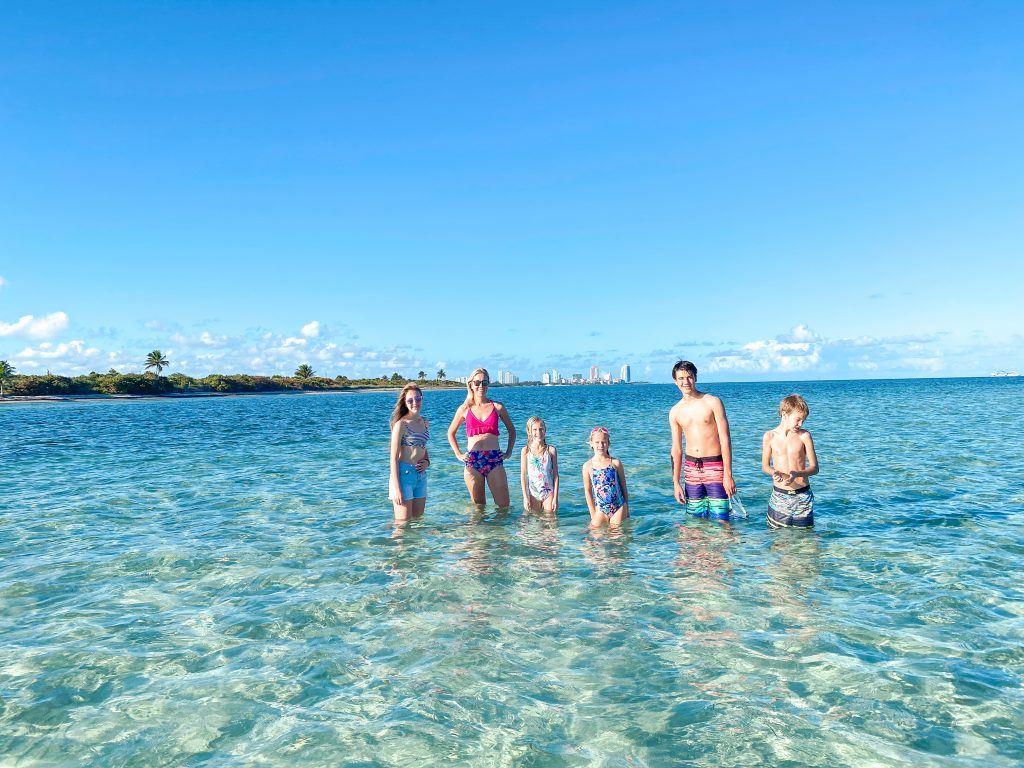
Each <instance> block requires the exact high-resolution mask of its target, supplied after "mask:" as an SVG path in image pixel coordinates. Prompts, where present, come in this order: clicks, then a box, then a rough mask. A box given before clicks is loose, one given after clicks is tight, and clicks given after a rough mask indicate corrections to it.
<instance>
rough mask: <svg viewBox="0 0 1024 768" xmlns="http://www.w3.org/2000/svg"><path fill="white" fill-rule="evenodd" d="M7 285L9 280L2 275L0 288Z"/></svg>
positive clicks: (0, 276)
mask: <svg viewBox="0 0 1024 768" xmlns="http://www.w3.org/2000/svg"><path fill="white" fill-rule="evenodd" d="M5 285H7V281H6V280H4V278H3V275H0V288H3V287H4V286H5Z"/></svg>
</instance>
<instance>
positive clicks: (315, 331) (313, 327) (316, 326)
mask: <svg viewBox="0 0 1024 768" xmlns="http://www.w3.org/2000/svg"><path fill="white" fill-rule="evenodd" d="M302 335H303V336H305V337H306V338H307V339H315V338H316V337H317V336H319V335H320V322H319V321H317V320H314V321H313V322H311V323H306V324H305V325H304V326H302Z"/></svg>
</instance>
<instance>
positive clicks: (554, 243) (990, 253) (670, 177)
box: [0, 0, 1024, 381]
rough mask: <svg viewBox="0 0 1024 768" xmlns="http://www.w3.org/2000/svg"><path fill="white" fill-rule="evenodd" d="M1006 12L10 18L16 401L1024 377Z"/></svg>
mask: <svg viewBox="0 0 1024 768" xmlns="http://www.w3.org/2000/svg"><path fill="white" fill-rule="evenodd" d="M1022 34H1024V5H1022V4H1020V3H1016V2H1012V3H1011V2H1005V3H1000V2H987V3H959V2H937V1H933V2H921V3H889V2H885V3H870V2H865V3H848V4H845V5H841V4H836V3H818V2H808V3H762V2H751V3H745V2H706V3H678V2H664V3H662V2H615V3H612V2H595V1H590V2H585V3H584V2H580V3H576V2H565V3H530V2H523V3H510V4H494V3H479V2H475V3H471V2H464V3H452V2H444V1H443V0H441V1H440V2H430V3H428V2H302V1H298V2H289V3H270V2H254V1H252V0H246V1H245V2H198V1H197V2H181V3H105V2H94V3H71V2H68V3H49V2H45V1H44V2H33V3H21V4H18V5H15V6H11V7H9V8H6V9H5V19H4V24H3V25H2V26H0V168H2V169H3V170H2V172H0V359H7V360H8V361H9V362H11V364H13V365H14V366H15V367H16V368H17V369H18V371H19V372H21V373H34V372H45V371H46V370H51V371H53V372H55V373H63V374H68V375H73V374H77V373H83V372H88V371H90V370H99V371H105V370H107V369H109V368H111V367H113V368H116V369H118V370H121V371H130V370H134V371H138V370H141V369H142V364H143V359H144V357H145V355H146V353H148V352H149V351H150V350H152V349H154V348H159V349H161V350H163V352H164V353H165V354H166V355H167V356H168V357H169V358H170V360H171V371H176V370H177V371H183V372H185V373H189V374H191V375H205V374H206V373H210V372H223V373H233V372H241V371H245V372H253V373H266V374H270V373H291V372H292V371H293V370H294V369H295V367H296V366H297V365H298V364H299V363H302V362H309V363H310V364H311V365H312V366H313V367H314V369H316V371H317V373H318V374H322V375H328V376H335V375H338V374H344V375H348V376H350V377H355V376H365V375H371V376H375V375H380V374H382V373H384V374H388V375H389V374H390V373H392V372H394V371H399V372H400V373H403V374H405V375H415V374H416V373H417V372H418V371H419V370H426V371H428V372H431V373H432V372H433V371H435V370H436V369H437V368H438V367H443V368H445V370H446V371H447V372H448V375H449V376H457V375H465V374H466V373H468V372H469V371H470V370H471V369H472V368H474V367H475V366H477V365H480V364H482V365H486V366H487V367H489V368H490V369H492V371H494V370H496V369H511V370H513V371H515V372H516V373H518V374H519V375H520V377H522V378H539V376H540V373H541V371H543V370H547V369H550V368H551V367H557V368H558V369H559V371H561V372H563V373H570V372H574V371H587V370H589V367H590V365H598V366H600V367H601V369H602V370H611V371H615V372H617V371H618V369H619V366H620V365H621V364H622V363H624V362H628V363H630V365H631V366H632V369H633V375H634V377H639V378H647V379H650V380H655V381H665V380H668V378H669V371H670V368H671V365H672V363H673V362H674V360H675V359H676V358H678V357H685V358H688V359H691V360H693V361H694V362H695V363H696V364H697V366H698V367H699V368H700V370H701V378H702V380H705V381H708V380H745V379H819V378H861V377H886V376H937V375H986V374H988V373H990V372H991V371H995V370H1000V369H1008V368H1016V369H1018V370H1024V317H1022V308H1021V303H1022V302H1021V296H1022V293H1024V291H1022V288H1024V267H1022V261H1024V259H1022V256H1024V249H1022V243H1024V98H1022V97H1024V54H1022V52H1021V51H1022V48H1021V45H1020V40H1021V36H1022Z"/></svg>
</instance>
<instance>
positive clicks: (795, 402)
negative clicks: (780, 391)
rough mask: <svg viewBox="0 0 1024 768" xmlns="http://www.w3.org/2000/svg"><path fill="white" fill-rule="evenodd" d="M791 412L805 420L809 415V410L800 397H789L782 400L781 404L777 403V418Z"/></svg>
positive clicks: (805, 402)
mask: <svg viewBox="0 0 1024 768" xmlns="http://www.w3.org/2000/svg"><path fill="white" fill-rule="evenodd" d="M793 411H796V412H797V413H802V414H803V415H804V418H805V419H806V418H807V417H808V416H810V415H811V409H810V408H808V407H807V401H806V400H804V399H803V398H802V397H800V395H789V396H788V397H784V398H782V402H781V403H779V416H785V415H786V414H787V413H792V412H793Z"/></svg>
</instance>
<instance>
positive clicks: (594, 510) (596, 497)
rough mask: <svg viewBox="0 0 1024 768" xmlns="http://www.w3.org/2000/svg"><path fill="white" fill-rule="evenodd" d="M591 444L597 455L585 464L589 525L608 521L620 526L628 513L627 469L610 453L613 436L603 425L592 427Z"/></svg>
mask: <svg viewBox="0 0 1024 768" xmlns="http://www.w3.org/2000/svg"><path fill="white" fill-rule="evenodd" d="M590 447H591V448H592V449H593V451H594V456H593V457H592V458H591V459H590V460H589V461H588V462H586V463H585V464H584V465H583V490H584V491H585V492H586V494H587V507H588V508H589V509H590V527H591V528H597V527H599V526H601V525H604V524H605V523H607V524H608V525H609V526H611V527H616V526H619V525H621V524H622V521H623V520H626V519H627V518H628V517H629V492H628V491H627V490H626V469H625V467H623V466H622V462H621V461H619V460H618V459H616V458H615V457H614V456H612V455H611V454H609V453H608V449H609V448H610V447H611V437H610V436H609V434H608V430H607V429H605V428H604V427H595V428H594V429H592V430H590Z"/></svg>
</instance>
